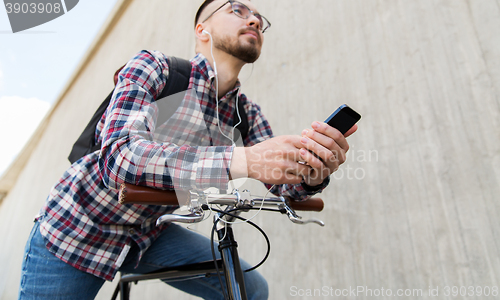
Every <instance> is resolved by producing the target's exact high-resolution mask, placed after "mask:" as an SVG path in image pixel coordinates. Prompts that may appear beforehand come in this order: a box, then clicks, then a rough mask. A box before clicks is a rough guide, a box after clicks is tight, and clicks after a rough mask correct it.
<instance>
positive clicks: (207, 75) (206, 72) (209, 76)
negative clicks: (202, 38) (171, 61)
mask: <svg viewBox="0 0 500 300" xmlns="http://www.w3.org/2000/svg"><path fill="white" fill-rule="evenodd" d="M191 62H193V63H194V65H195V66H196V68H197V69H198V72H200V74H201V76H203V77H204V79H205V80H206V81H209V82H210V83H211V84H212V86H213V83H214V80H215V72H214V70H213V69H212V66H211V65H210V63H209V62H208V60H207V58H206V57H205V56H204V55H203V54H201V53H197V54H196V56H195V57H194V58H193V59H191ZM240 88H241V83H240V80H239V79H238V80H237V81H236V84H235V85H234V88H233V89H231V90H230V91H229V92H227V94H226V95H225V96H224V97H222V98H221V99H220V100H223V99H231V98H232V97H234V96H235V95H236V93H237V92H238V90H239V89H240ZM214 89H215V87H214Z"/></svg>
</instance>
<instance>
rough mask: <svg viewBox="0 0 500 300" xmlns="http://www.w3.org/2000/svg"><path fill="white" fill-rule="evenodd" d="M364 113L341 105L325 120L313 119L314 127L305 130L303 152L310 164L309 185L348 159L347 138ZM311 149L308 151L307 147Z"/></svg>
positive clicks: (355, 128)
mask: <svg viewBox="0 0 500 300" xmlns="http://www.w3.org/2000/svg"><path fill="white" fill-rule="evenodd" d="M360 118H361V116H360V115H359V114H358V113H357V112H355V111H354V110H352V109H351V108H350V107H348V106H347V105H345V104H344V105H342V106H340V107H339V108H338V109H337V110H336V111H335V112H333V113H332V114H331V115H330V116H329V117H328V118H327V119H326V121H325V123H326V124H325V123H321V122H313V124H312V128H313V129H309V130H307V129H306V130H304V131H303V132H302V139H301V143H302V144H303V146H304V148H303V149H301V151H300V154H301V156H302V158H303V159H304V161H305V162H306V163H307V164H308V165H309V166H311V168H312V172H311V174H310V176H309V177H310V178H307V179H306V178H305V179H306V182H307V181H308V180H309V181H310V183H309V182H307V183H308V184H309V185H314V184H316V185H317V184H320V183H321V182H322V181H323V180H324V179H325V178H326V177H327V176H329V175H330V174H331V173H333V172H334V171H336V170H337V169H338V167H339V166H340V165H341V164H342V163H344V162H345V159H346V152H347V151H348V150H349V144H348V143H347V140H346V139H345V138H346V137H348V136H349V135H351V134H353V133H354V132H355V131H356V130H357V129H358V127H357V125H356V122H357V121H359V119H360ZM306 149H307V150H309V151H306Z"/></svg>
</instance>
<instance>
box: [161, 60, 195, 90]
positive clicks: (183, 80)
mask: <svg viewBox="0 0 500 300" xmlns="http://www.w3.org/2000/svg"><path fill="white" fill-rule="evenodd" d="M191 68H192V66H191V62H190V61H189V60H186V59H183V58H178V57H173V56H170V57H169V58H168V69H169V75H168V80H167V84H166V85H165V87H164V88H163V91H162V92H161V94H160V96H158V97H157V100H158V99H161V98H164V97H168V96H170V95H173V94H177V93H179V92H183V91H185V90H187V88H188V86H189V78H190V77H191Z"/></svg>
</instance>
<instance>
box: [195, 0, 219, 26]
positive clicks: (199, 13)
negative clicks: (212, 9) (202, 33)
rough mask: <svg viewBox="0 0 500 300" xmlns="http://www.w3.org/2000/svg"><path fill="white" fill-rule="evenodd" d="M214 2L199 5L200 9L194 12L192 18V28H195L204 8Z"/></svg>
mask: <svg viewBox="0 0 500 300" xmlns="http://www.w3.org/2000/svg"><path fill="white" fill-rule="evenodd" d="M214 1H215V0H205V1H204V2H203V4H201V6H200V8H198V12H196V17H195V18H194V27H195V28H196V25H198V21H199V19H200V16H201V13H202V12H203V11H204V10H205V8H206V7H207V6H208V5H210V3H212V2H214Z"/></svg>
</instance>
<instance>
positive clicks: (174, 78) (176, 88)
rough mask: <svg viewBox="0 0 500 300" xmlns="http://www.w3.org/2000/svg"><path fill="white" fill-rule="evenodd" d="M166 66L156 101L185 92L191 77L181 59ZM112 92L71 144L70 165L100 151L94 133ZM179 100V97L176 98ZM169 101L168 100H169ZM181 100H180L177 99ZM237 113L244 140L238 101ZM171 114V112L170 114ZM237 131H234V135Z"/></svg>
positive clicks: (244, 118)
mask: <svg viewBox="0 0 500 300" xmlns="http://www.w3.org/2000/svg"><path fill="white" fill-rule="evenodd" d="M167 62H168V66H169V76H168V80H167V84H166V85H165V87H164V88H163V91H162V92H161V94H160V95H159V96H158V97H157V99H162V98H165V97H168V96H170V95H174V94H176V93H179V92H182V91H185V90H187V88H188V85H189V78H190V76H191V63H190V62H189V61H188V60H185V59H182V58H177V57H169V59H168V60H167ZM123 67H125V65H123V66H122V67H121V68H120V69H118V70H117V71H116V72H115V76H114V80H115V85H116V83H117V79H118V73H119V72H120V71H121V70H122V69H123ZM113 92H114V89H113V91H111V93H110V94H109V95H108V97H106V99H104V101H103V102H102V103H101V105H100V106H99V108H97V110H96V112H95V113H94V115H93V116H92V118H91V119H90V121H89V123H88V124H87V126H86V127H85V129H84V130H83V132H82V133H81V134H80V137H78V139H77V140H76V142H75V143H74V144H73V148H72V149H71V152H70V154H69V156H68V160H69V161H70V163H71V164H73V163H74V162H75V161H77V160H79V159H80V158H82V157H84V156H85V155H87V154H89V153H92V152H94V151H96V150H99V149H101V143H96V141H95V131H96V127H97V124H98V123H99V121H100V119H101V117H102V115H103V114H104V113H105V112H106V108H107V107H108V105H109V102H110V101H111V97H112V96H113ZM178 98H180V97H178ZM169 100H170V99H169ZM179 100H182V99H179ZM179 104H180V102H179V103H168V105H177V106H179ZM238 111H239V113H240V116H241V123H240V124H238V126H236V129H238V130H239V132H240V133H241V138H242V139H243V140H244V139H245V138H246V136H247V134H248V131H249V128H250V126H249V124H248V117H247V114H246V112H245V109H244V107H243V104H242V102H241V101H238ZM172 113H173V112H172ZM169 117H170V116H165V117H164V118H166V119H168V118H169ZM238 122H239V118H238V114H237V112H236V109H235V111H234V115H233V124H236V123H238ZM237 132H238V131H235V134H236V133H237ZM235 137H236V139H238V136H235ZM236 139H235V140H236Z"/></svg>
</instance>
